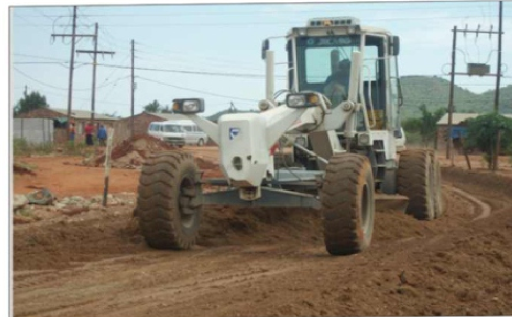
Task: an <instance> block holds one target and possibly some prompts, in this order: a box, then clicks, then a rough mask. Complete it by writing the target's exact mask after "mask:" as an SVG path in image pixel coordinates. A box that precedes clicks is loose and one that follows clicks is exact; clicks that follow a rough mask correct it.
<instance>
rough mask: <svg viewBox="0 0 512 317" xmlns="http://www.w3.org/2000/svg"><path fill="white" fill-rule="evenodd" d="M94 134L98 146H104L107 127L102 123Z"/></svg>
mask: <svg viewBox="0 0 512 317" xmlns="http://www.w3.org/2000/svg"><path fill="white" fill-rule="evenodd" d="M96 136H97V138H98V142H99V143H100V146H105V141H106V140H107V129H105V126H104V125H103V124H102V125H100V128H99V129H98V133H97V134H96Z"/></svg>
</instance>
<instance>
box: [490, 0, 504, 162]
mask: <svg viewBox="0 0 512 317" xmlns="http://www.w3.org/2000/svg"><path fill="white" fill-rule="evenodd" d="M502 14H503V2H502V1H500V10H499V24H498V68H497V71H496V93H495V94H494V112H496V113H498V114H499V113H500V80H501V31H502V29H501V28H502V16H503V15H502ZM497 133H498V135H497V136H496V153H495V154H494V157H493V161H494V164H493V165H492V169H493V170H498V165H499V161H500V160H499V157H500V152H501V149H500V143H501V134H500V131H499V130H498V132H497Z"/></svg>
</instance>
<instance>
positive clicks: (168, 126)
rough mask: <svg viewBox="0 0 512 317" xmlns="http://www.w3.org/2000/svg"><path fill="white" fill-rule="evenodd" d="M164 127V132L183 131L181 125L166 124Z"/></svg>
mask: <svg viewBox="0 0 512 317" xmlns="http://www.w3.org/2000/svg"><path fill="white" fill-rule="evenodd" d="M162 127H163V130H162V131H164V132H182V130H181V127H180V126H179V125H175V124H166V125H164V126H162Z"/></svg>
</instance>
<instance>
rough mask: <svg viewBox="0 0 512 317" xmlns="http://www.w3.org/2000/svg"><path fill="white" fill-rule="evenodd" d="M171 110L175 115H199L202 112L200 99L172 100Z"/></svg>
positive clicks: (202, 102)
mask: <svg viewBox="0 0 512 317" xmlns="http://www.w3.org/2000/svg"><path fill="white" fill-rule="evenodd" d="M172 102H173V105H172V110H173V111H174V112H176V113H184V114H186V113H199V112H203V111H204V100H203V99H202V98H190V99H174V100H173V101H172Z"/></svg>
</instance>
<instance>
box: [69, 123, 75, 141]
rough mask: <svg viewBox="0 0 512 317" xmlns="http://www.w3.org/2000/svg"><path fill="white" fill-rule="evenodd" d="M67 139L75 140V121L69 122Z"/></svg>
mask: <svg viewBox="0 0 512 317" xmlns="http://www.w3.org/2000/svg"><path fill="white" fill-rule="evenodd" d="M69 141H71V142H75V123H74V122H73V121H71V122H70V123H69Z"/></svg>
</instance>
